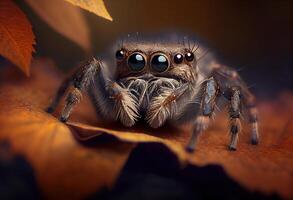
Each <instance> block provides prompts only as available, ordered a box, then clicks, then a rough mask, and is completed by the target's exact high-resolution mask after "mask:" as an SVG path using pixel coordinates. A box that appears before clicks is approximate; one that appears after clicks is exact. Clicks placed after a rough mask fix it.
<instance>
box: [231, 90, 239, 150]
mask: <svg viewBox="0 0 293 200" xmlns="http://www.w3.org/2000/svg"><path fill="white" fill-rule="evenodd" d="M240 98H241V94H240V89H239V88H238V87H232V88H231V97H230V105H229V116H230V134H231V141H230V145H229V149H230V150H231V151H235V150H236V149H237V141H238V133H239V132H240V131H241V122H240V119H239V118H240V103H241V102H240Z"/></svg>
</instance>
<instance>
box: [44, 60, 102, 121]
mask: <svg viewBox="0 0 293 200" xmlns="http://www.w3.org/2000/svg"><path fill="white" fill-rule="evenodd" d="M100 68H101V64H100V62H99V61H97V60H96V59H95V58H93V59H92V60H91V61H89V62H87V63H86V64H85V65H83V66H82V67H80V68H78V69H77V70H76V71H75V72H74V73H73V75H72V76H71V77H69V78H67V79H66V80H65V81H64V82H63V84H62V85H61V86H60V88H59V90H58V92H57V95H56V97H55V99H54V101H53V102H52V104H51V106H50V107H49V108H48V111H49V112H53V111H54V109H55V107H56V106H57V104H58V103H59V101H60V100H61V97H62V96H63V95H64V93H65V92H66V90H67V88H68V87H69V86H70V85H71V84H73V89H71V90H70V91H69V93H68V95H67V97H66V103H65V106H64V108H63V110H62V113H61V116H60V121H62V122H66V121H67V120H68V118H69V116H70V113H71V112H72V110H73V108H74V106H75V105H76V104H78V103H79V102H80V100H81V99H82V93H83V92H85V91H87V90H88V88H89V85H90V84H91V83H92V82H93V80H94V78H95V76H96V74H97V73H98V72H99V71H100Z"/></svg>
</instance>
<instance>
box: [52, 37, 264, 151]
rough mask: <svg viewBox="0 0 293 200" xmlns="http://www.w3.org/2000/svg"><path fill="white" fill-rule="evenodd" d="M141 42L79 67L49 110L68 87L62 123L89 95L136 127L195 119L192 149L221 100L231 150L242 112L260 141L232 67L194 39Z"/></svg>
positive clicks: (249, 99) (107, 114) (103, 110)
mask: <svg viewBox="0 0 293 200" xmlns="http://www.w3.org/2000/svg"><path fill="white" fill-rule="evenodd" d="M172 38H173V39H169V40H164V41H162V40H155V39H154V40H141V39H138V38H137V37H136V38H135V39H132V38H128V39H127V40H125V41H124V42H123V43H122V44H121V45H119V47H117V48H115V49H114V50H113V49H112V50H111V51H110V52H109V53H106V56H104V57H100V58H99V59H95V58H93V59H92V60H90V61H88V62H87V63H86V64H84V65H82V66H81V67H80V68H78V69H77V70H76V71H75V72H74V73H73V75H72V76H70V77H69V78H67V79H66V80H65V81H64V83H63V84H62V86H61V87H60V88H59V90H58V92H57V95H56V97H55V99H54V101H53V102H52V104H51V106H50V107H49V109H48V111H50V112H52V111H53V110H54V109H55V107H56V105H57V104H58V102H59V101H60V99H61V97H62V96H63V94H64V93H65V91H66V89H67V88H68V86H69V85H71V84H73V86H74V89H72V91H70V92H69V93H68V96H67V98H66V105H65V107H64V109H63V112H62V114H61V118H60V119H61V121H66V120H67V119H68V117H69V115H70V113H71V111H72V108H73V107H74V105H76V104H77V103H78V102H79V101H80V99H81V96H82V94H81V93H82V92H83V91H85V92H88V94H89V96H90V97H91V100H92V102H93V104H94V106H95V107H96V108H97V110H98V111H99V112H98V113H99V114H100V115H102V117H104V118H107V119H108V120H113V121H114V120H118V121H120V122H121V123H122V124H123V125H124V126H128V127H130V126H133V125H134V124H135V123H136V121H138V120H145V121H146V123H147V124H148V125H149V126H151V127H153V128H157V127H160V126H162V125H164V124H165V123H166V122H177V121H181V120H186V119H187V120H190V121H193V124H194V129H193V133H192V136H191V139H190V142H189V144H188V146H187V147H188V149H189V150H193V149H194V147H195V143H196V139H197V136H198V135H200V134H201V133H202V132H203V131H204V130H205V129H206V128H207V127H208V123H209V121H210V118H211V117H212V116H213V113H214V108H215V104H216V102H217V100H218V99H219V98H220V97H224V98H225V99H226V100H227V101H228V104H229V115H230V133H231V142H230V145H229V149H230V150H235V149H236V145H237V140H238V133H239V132H240V128H241V126H240V117H241V114H242V110H243V109H246V110H247V111H248V112H247V113H248V118H249V122H250V123H251V124H252V143H253V144H257V143H258V137H259V136H258V126H257V111H256V108H255V102H254V101H255V100H254V97H253V95H252V94H251V93H250V92H249V90H248V88H247V87H246V85H245V83H244V82H243V81H242V80H241V78H240V77H239V76H238V74H237V72H236V71H234V70H233V69H231V68H229V67H227V66H224V65H221V64H219V63H217V61H216V60H215V58H214V56H213V55H212V54H211V53H209V54H207V51H206V50H205V49H204V48H203V47H202V46H201V45H200V46H199V44H198V43H197V42H196V41H190V40H188V41H187V42H186V40H185V39H184V40H183V42H178V40H176V41H174V37H172Z"/></svg>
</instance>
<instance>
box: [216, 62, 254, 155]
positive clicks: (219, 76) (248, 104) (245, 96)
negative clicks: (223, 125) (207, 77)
mask: <svg viewBox="0 0 293 200" xmlns="http://www.w3.org/2000/svg"><path fill="white" fill-rule="evenodd" d="M213 77H214V78H215V79H216V80H217V82H218V83H219V85H220V89H221V91H222V92H223V94H224V96H225V97H226V98H227V99H228V100H229V101H230V110H229V114H230V132H231V142H230V146H229V148H230V150H235V149H236V144H237V140H238V133H239V132H240V128H241V127H240V118H239V116H240V114H241V112H242V110H241V106H242V105H243V106H242V108H243V111H247V114H248V122H249V124H250V125H251V144H258V143H259V132H258V112H257V108H256V106H255V97H254V95H253V94H252V93H251V92H250V91H249V89H248V87H247V86H246V84H245V83H244V81H243V80H242V79H241V78H240V76H239V75H238V73H237V72H236V71H235V70H232V69H230V68H229V67H226V66H222V65H220V66H219V67H217V68H216V69H215V70H214V73H213ZM225 93H226V94H225Z"/></svg>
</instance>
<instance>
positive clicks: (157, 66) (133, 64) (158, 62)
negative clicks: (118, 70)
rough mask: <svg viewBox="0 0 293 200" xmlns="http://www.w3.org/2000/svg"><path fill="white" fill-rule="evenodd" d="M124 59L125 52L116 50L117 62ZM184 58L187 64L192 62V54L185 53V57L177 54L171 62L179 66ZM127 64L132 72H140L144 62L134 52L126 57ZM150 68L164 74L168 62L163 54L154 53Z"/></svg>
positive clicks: (140, 55)
mask: <svg viewBox="0 0 293 200" xmlns="http://www.w3.org/2000/svg"><path fill="white" fill-rule="evenodd" d="M124 57H125V52H124V51H123V50H118V51H117V52H116V59H117V60H122V59H124ZM184 58H185V60H186V61H187V62H192V61H193V60H194V54H193V53H192V52H187V53H186V54H185V56H183V55H182V54H181V53H177V54H175V55H174V58H173V61H174V63H176V64H181V63H182V62H183V60H184ZM127 64H128V66H129V67H130V68H131V69H132V70H133V71H140V70H142V69H143V68H144V67H145V65H146V60H145V57H144V56H143V55H142V54H141V53H140V52H134V53H132V54H131V55H130V56H129V57H128V59H127ZM150 66H151V68H152V69H153V70H154V71H157V72H164V71H166V70H167V69H168V68H169V66H170V62H169V59H168V58H167V56H166V55H165V54H163V53H155V54H154V55H153V56H152V57H151V61H150Z"/></svg>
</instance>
